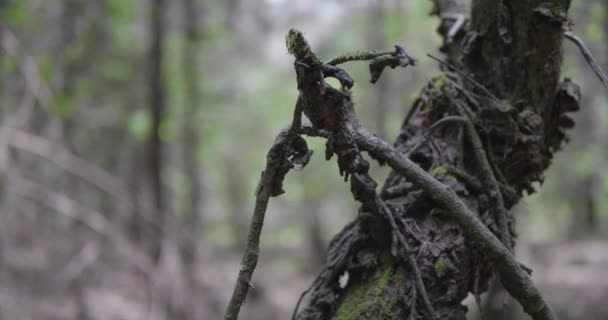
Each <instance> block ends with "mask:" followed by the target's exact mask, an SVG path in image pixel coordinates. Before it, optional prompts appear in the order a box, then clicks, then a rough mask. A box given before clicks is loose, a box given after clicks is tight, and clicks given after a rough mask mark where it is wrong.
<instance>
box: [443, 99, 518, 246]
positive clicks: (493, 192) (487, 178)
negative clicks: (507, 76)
mask: <svg viewBox="0 0 608 320" xmlns="http://www.w3.org/2000/svg"><path fill="white" fill-rule="evenodd" d="M450 99H451V100H452V102H453V103H454V105H455V106H456V108H457V109H458V111H459V112H460V114H461V115H462V116H464V117H465V119H466V120H465V126H466V128H467V130H466V132H467V136H468V137H469V142H470V143H471V146H472V149H473V155H474V156H475V159H476V160H477V165H478V166H479V169H480V175H481V181H482V183H483V184H484V186H485V187H486V188H487V189H488V192H489V195H490V199H492V200H493V202H494V206H493V208H494V210H496V213H495V216H496V222H497V224H498V229H499V232H500V239H501V241H502V243H503V244H504V245H505V246H506V247H507V249H509V250H512V246H511V233H510V232H509V223H508V220H507V219H508V214H507V209H506V208H505V203H504V200H503V197H502V193H501V192H500V187H499V184H498V181H497V180H496V176H495V175H494V170H492V166H491V165H490V161H489V160H488V156H487V153H486V151H485V149H484V148H483V143H482V142H481V138H480V137H479V133H478V132H477V129H476V128H475V125H474V124H473V119H472V116H473V115H472V112H471V110H469V109H468V107H467V106H466V105H463V104H461V103H460V102H459V101H458V100H457V99H455V98H453V97H451V96H450Z"/></svg>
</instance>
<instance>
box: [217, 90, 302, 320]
mask: <svg viewBox="0 0 608 320" xmlns="http://www.w3.org/2000/svg"><path fill="white" fill-rule="evenodd" d="M301 123H302V101H301V99H300V98H298V101H297V103H296V107H295V111H294V115H293V120H292V125H291V126H290V127H289V129H287V130H283V131H282V132H281V133H280V134H279V135H278V137H277V139H276V140H275V142H274V145H273V146H272V147H271V148H270V151H269V152H268V156H267V162H266V169H265V170H264V172H263V173H262V177H261V178H260V183H259V186H258V190H257V192H256V202H255V208H254V210H253V217H252V218H251V225H250V226H249V234H248V237H247V245H246V247H245V252H243V258H242V260H241V268H240V270H239V274H238V277H237V280H236V284H235V287H234V291H233V293H232V297H231V299H230V303H229V304H228V307H227V309H226V315H225V319H226V320H236V319H238V315H239V312H240V310H241V305H242V304H243V302H244V301H245V298H246V297H247V292H248V291H249V287H251V286H252V283H251V277H252V276H253V272H254V270H255V267H256V266H257V263H258V256H259V251H260V236H261V234H262V227H263V226H264V218H265V216H266V209H267V207H268V202H269V200H270V197H272V196H276V195H278V192H277V190H273V189H274V188H276V186H277V185H280V184H281V182H282V181H279V180H282V179H283V178H284V175H282V174H281V170H282V167H283V166H284V165H285V162H286V161H288V158H289V155H288V150H287V149H288V147H289V144H290V143H291V141H292V140H293V138H294V137H295V136H296V135H297V134H298V132H299V130H300V126H301Z"/></svg>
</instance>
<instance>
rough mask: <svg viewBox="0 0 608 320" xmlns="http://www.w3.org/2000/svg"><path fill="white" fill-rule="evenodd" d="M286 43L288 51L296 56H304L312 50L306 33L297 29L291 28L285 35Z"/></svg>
mask: <svg viewBox="0 0 608 320" xmlns="http://www.w3.org/2000/svg"><path fill="white" fill-rule="evenodd" d="M285 44H286V45H287V52H289V53H291V54H293V55H294V56H296V57H298V56H302V55H304V54H306V53H307V52H309V51H310V46H309V45H308V41H306V39H305V38H304V34H303V33H302V32H301V31H299V30H296V29H290V30H289V32H287V35H286V36H285Z"/></svg>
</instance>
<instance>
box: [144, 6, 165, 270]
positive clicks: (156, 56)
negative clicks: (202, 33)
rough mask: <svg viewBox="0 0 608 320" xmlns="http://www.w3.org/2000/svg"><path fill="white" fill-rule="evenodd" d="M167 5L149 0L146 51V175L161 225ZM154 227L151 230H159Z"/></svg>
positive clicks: (156, 250)
mask: <svg viewBox="0 0 608 320" xmlns="http://www.w3.org/2000/svg"><path fill="white" fill-rule="evenodd" d="M166 11H167V5H166V2H165V0H152V1H151V2H150V37H151V38H150V48H149V52H148V59H149V72H150V73H149V75H148V79H147V81H149V82H148V90H149V92H148V104H149V108H150V115H151V118H152V126H151V132H150V138H149V142H148V148H149V149H148V152H149V153H148V159H147V161H149V163H148V165H149V168H148V170H149V178H150V183H151V185H150V188H151V190H152V196H153V201H154V207H155V208H156V210H154V215H155V217H154V222H155V223H156V224H157V226H158V228H163V227H164V225H165V220H166V217H165V216H164V214H163V211H164V210H165V209H166V207H165V202H164V194H163V182H162V173H163V172H162V170H163V142H162V139H161V130H162V129H163V128H162V121H163V116H164V109H165V91H164V90H165V86H164V85H163V80H164V74H163V58H164V35H165V28H166V26H165V15H166ZM158 228H155V229H154V230H158ZM160 233H161V235H158V234H156V235H153V236H152V237H150V238H149V239H147V241H149V244H150V246H151V248H150V249H151V252H150V253H151V256H152V258H153V259H154V260H155V261H158V259H159V258H160V254H161V242H162V231H161V232H160Z"/></svg>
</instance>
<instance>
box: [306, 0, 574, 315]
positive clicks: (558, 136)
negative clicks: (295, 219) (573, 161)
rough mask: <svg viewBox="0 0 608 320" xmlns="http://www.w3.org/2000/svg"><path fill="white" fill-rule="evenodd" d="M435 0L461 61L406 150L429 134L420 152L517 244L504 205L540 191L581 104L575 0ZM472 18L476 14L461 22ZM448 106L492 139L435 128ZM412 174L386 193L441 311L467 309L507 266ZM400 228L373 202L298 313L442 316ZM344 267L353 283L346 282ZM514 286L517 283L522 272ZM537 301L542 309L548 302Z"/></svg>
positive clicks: (416, 123) (427, 95) (423, 99)
mask: <svg viewBox="0 0 608 320" xmlns="http://www.w3.org/2000/svg"><path fill="white" fill-rule="evenodd" d="M434 4H435V10H434V13H435V14H436V15H438V16H439V17H440V18H442V21H441V27H440V28H439V32H440V34H441V35H442V37H443V38H444V44H443V46H442V52H444V53H445V54H446V56H447V57H446V60H447V61H449V62H450V63H452V64H455V65H456V66H457V68H458V70H457V71H454V70H451V71H448V70H447V68H446V69H445V71H444V72H442V73H441V74H439V75H438V76H437V77H435V78H433V79H432V80H431V81H430V82H429V83H428V84H427V86H426V87H425V88H424V89H423V91H422V92H421V93H420V95H419V97H418V99H417V100H416V101H415V102H414V108H417V110H418V112H417V113H416V114H415V116H414V117H413V119H412V120H411V121H409V122H406V123H404V125H403V127H402V130H401V133H400V135H399V137H398V138H397V141H396V142H395V146H396V147H397V148H398V149H399V150H400V151H402V152H406V151H412V147H413V146H415V145H419V143H422V144H421V145H420V147H418V148H417V149H415V150H413V151H412V152H411V153H410V159H411V160H413V161H414V162H416V163H417V164H418V165H419V166H420V167H421V168H422V169H424V170H426V171H427V172H429V173H430V174H432V175H433V176H435V177H436V178H437V179H438V180H439V181H441V182H443V183H444V184H445V185H446V187H447V188H451V189H452V190H453V191H454V192H455V193H456V194H457V195H458V196H460V197H461V199H462V200H463V201H464V202H465V203H466V204H467V206H468V207H469V208H470V209H471V210H473V211H474V212H476V213H477V214H478V216H479V219H480V220H481V221H482V222H483V223H484V224H485V225H486V226H487V227H488V228H489V229H490V230H491V231H492V232H493V233H494V234H496V236H497V237H498V238H499V239H502V240H503V241H504V242H505V245H506V246H507V247H511V246H512V244H513V242H512V240H511V238H513V237H514V236H515V222H514V218H513V216H512V214H511V213H507V217H506V220H501V218H500V217H501V214H500V207H501V206H499V205H498V204H499V203H501V202H502V203H504V208H506V209H510V208H512V207H513V205H514V204H515V203H517V202H518V201H519V199H520V197H521V195H523V193H524V192H528V193H531V192H533V191H534V189H533V187H532V183H533V182H536V181H542V179H543V172H544V170H545V169H546V168H547V167H548V166H549V164H550V162H551V159H552V157H553V153H554V152H556V151H557V150H558V149H559V148H560V147H561V145H562V143H563V142H564V139H565V133H564V131H563V129H564V127H562V125H564V126H566V125H565V124H568V120H570V119H569V118H567V116H566V115H565V113H566V112H569V111H574V110H577V109H578V102H579V99H580V93H579V89H578V87H577V86H576V85H575V84H573V83H571V82H570V81H568V80H566V81H564V82H561V83H560V82H559V75H560V67H561V60H562V57H561V55H562V50H561V44H562V38H563V32H564V30H565V26H566V25H567V16H566V15H567V12H568V9H569V4H570V2H569V1H561V0H501V1H498V0H473V1H472V2H469V1H467V0H435V1H434ZM462 17H464V18H467V20H465V21H467V22H466V23H465V24H463V25H462V27H461V28H454V26H458V25H459V21H462V20H460V18H462ZM481 84H483V85H481ZM446 116H461V117H463V118H465V119H470V120H471V121H472V122H473V124H474V129H476V130H475V131H477V132H478V134H479V136H480V139H477V140H475V139H474V137H470V136H473V134H472V133H470V131H472V130H467V126H462V125H459V124H457V123H456V124H444V125H443V126H441V127H439V128H438V129H437V130H435V131H434V134H432V135H431V136H430V137H428V138H427V136H426V134H427V133H428V129H429V127H430V126H432V125H433V124H435V123H437V122H438V121H441V120H442V119H444V118H445V117H446ZM313 123H314V122H313ZM421 141H422V142H421ZM480 154H481V155H482V156H479V155H480ZM480 159H483V160H486V161H487V162H486V163H488V165H489V167H490V168H489V169H488V170H485V169H484V163H482V161H481V160H480ZM492 180H497V182H496V181H494V184H493V185H494V186H497V189H496V190H495V191H493V190H492V189H491V188H490V187H489V186H491V185H492V183H491V182H492ZM412 182H413V181H408V180H407V179H405V178H404V177H403V176H401V175H399V174H396V173H392V174H391V175H390V176H389V178H388V179H387V181H386V182H385V186H384V188H383V189H382V190H383V191H382V193H381V197H382V199H383V200H384V201H385V203H386V205H387V206H388V207H389V208H390V209H392V210H391V211H392V212H393V214H394V216H395V219H396V220H397V222H398V226H399V228H400V229H401V232H402V233H403V234H404V235H406V237H407V242H408V244H409V246H410V247H411V254H412V256H413V257H414V258H415V260H416V264H417V266H418V269H419V270H420V273H421V275H422V279H423V281H424V285H425V287H426V290H427V291H428V298H429V300H430V301H431V303H432V307H433V309H434V312H435V314H436V316H437V317H436V318H437V319H450V320H451V319H453V320H463V319H466V311H467V310H466V308H465V307H464V306H462V304H461V303H462V301H463V300H464V298H465V297H466V296H467V294H469V293H475V294H481V293H482V292H484V291H486V290H487V289H488V286H489V284H490V282H491V280H492V279H493V278H494V275H495V274H496V269H495V268H494V267H493V266H492V265H491V264H490V263H489V260H488V258H487V257H486V256H484V254H483V252H482V250H481V244H480V243H474V242H473V241H471V239H469V238H467V237H465V233H466V230H464V229H463V228H461V225H460V224H458V223H457V222H456V221H454V220H451V219H449V218H448V215H447V214H446V213H445V212H446V209H445V208H442V207H440V206H438V205H437V204H436V203H435V202H434V201H433V200H432V197H431V196H430V195H429V194H426V193H425V192H424V191H422V190H420V189H418V188H417V187H416V185H415V184H414V183H412ZM498 187H499V188H498ZM390 234H391V229H390V228H388V227H387V226H386V223H385V222H384V221H381V220H380V219H377V218H373V217H372V218H370V214H368V213H367V212H365V209H362V210H361V212H360V214H359V217H358V218H357V219H356V220H355V221H353V222H351V223H350V224H349V225H347V226H346V227H345V228H344V230H343V231H342V232H340V233H339V234H338V235H337V236H336V237H335V238H334V240H333V241H332V243H331V244H330V248H329V251H328V254H327V259H326V262H325V268H324V270H323V271H322V272H321V274H320V275H319V277H318V278H317V280H316V281H315V283H314V284H313V286H312V290H311V293H310V302H309V304H308V305H307V306H306V308H304V309H303V310H302V311H301V312H300V313H299V314H298V319H300V320H301V319H341V320H354V319H406V318H409V319H432V317H431V316H430V315H429V311H428V309H427V308H425V307H424V304H423V303H421V302H423V297H422V296H421V293H420V291H419V290H417V286H416V284H415V281H414V279H415V277H414V273H413V272H412V270H410V268H408V265H407V264H406V263H404V262H403V261H401V260H398V259H397V258H395V255H394V253H393V252H391V250H390V249H391V245H390V243H391V239H390ZM387 235H389V236H387ZM497 267H498V268H500V267H501V266H497ZM541 272H542V271H541ZM344 274H348V283H347V284H346V286H345V287H344V288H341V286H340V285H339V279H340V278H341V276H342V275H344ZM342 278H343V277H342ZM502 284H503V285H504V286H505V288H507V289H508V290H509V291H510V292H513V291H516V288H514V287H513V284H512V283H510V281H508V280H505V281H503V283H502ZM526 311H527V312H528V313H531V314H532V315H533V317H535V318H538V319H541V318H542V316H541V315H539V310H534V309H533V308H532V309H531V308H528V309H527V310H526Z"/></svg>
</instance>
